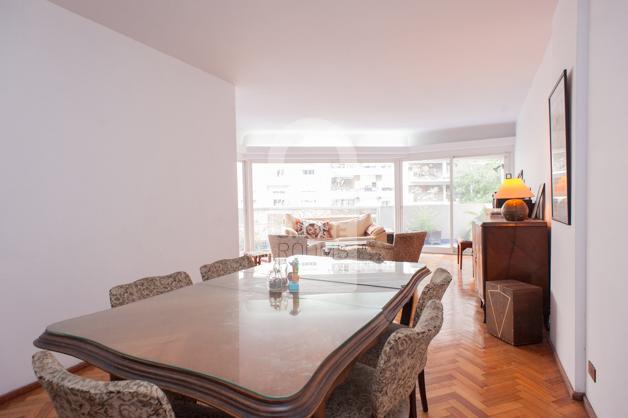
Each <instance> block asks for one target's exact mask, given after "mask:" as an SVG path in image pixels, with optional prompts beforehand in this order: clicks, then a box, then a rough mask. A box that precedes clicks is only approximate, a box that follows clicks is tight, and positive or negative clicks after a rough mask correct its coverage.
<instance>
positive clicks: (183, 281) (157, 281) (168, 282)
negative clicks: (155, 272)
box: [109, 271, 192, 308]
mask: <svg viewBox="0 0 628 418" xmlns="http://www.w3.org/2000/svg"><path fill="white" fill-rule="evenodd" d="M191 285H192V279H191V278H190V276H189V275H188V274H187V273H186V272H184V271H177V272H176V273H172V274H168V275H165V276H154V277H145V278H143V279H139V280H136V281H134V282H131V283H127V284H121V285H118V286H115V287H112V288H111V289H110V290H109V302H110V303H111V307H112V308H115V307H117V306H122V305H126V304H127V303H131V302H137V301H138V300H142V299H146V298H150V297H152V296H157V295H161V294H162V293H166V292H170V291H172V290H176V289H179V288H181V287H185V286H191Z"/></svg>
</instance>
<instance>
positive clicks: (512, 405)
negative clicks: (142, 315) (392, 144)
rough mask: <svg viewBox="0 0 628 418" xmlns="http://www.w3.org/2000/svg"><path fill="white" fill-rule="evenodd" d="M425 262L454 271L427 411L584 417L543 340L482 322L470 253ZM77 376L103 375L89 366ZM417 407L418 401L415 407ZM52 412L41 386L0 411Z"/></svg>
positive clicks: (34, 417) (434, 347) (432, 357)
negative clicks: (496, 330) (520, 341)
mask: <svg viewBox="0 0 628 418" xmlns="http://www.w3.org/2000/svg"><path fill="white" fill-rule="evenodd" d="M421 261H422V262H425V263H427V264H428V266H429V267H430V269H432V270H434V269H435V268H436V267H443V268H446V269H448V270H449V271H451V272H452V273H453V274H454V281H453V282H452V285H451V286H450V288H449V290H448V291H447V293H446V294H445V297H444V299H443V303H444V306H445V323H444V325H443V329H442V331H441V332H440V334H439V335H438V336H437V337H436V338H435V339H434V341H433V342H432V344H431V346H430V351H429V353H430V354H429V360H428V365H427V369H426V380H427V393H428V399H429V406H430V411H429V414H424V415H423V416H424V417H427V416H429V417H486V416H498V417H544V418H545V417H561V416H567V417H586V413H585V411H584V408H583V406H582V403H581V402H576V401H573V400H571V399H570V398H569V395H568V393H567V389H566V387H565V385H564V383H563V381H562V379H561V376H560V371H559V369H558V367H557V365H556V362H555V360H554V357H553V355H552V351H551V348H550V346H549V344H548V343H547V342H545V343H543V344H537V345H532V346H525V347H512V346H510V345H508V344H506V343H503V342H501V341H499V340H497V339H496V338H494V337H492V336H491V335H489V334H488V333H487V332H486V327H485V326H484V324H483V323H482V314H481V310H480V308H479V303H478V300H477V298H476V297H475V293H474V291H475V285H474V283H473V280H472V277H471V259H470V257H465V260H464V263H465V268H464V270H463V272H462V273H457V271H458V270H457V266H456V258H455V256H449V255H436V254H424V255H422V256H421ZM79 374H81V375H82V376H85V377H90V378H94V379H106V378H107V375H106V374H105V373H104V372H102V371H100V370H98V369H96V368H93V367H89V368H86V369H83V370H82V371H81V372H79ZM419 410H420V408H419ZM6 417H11V418H16V417H28V418H45V417H56V414H55V412H54V409H53V407H52V404H51V403H50V400H49V399H48V396H47V395H46V394H45V392H43V391H42V390H41V389H38V390H35V391H33V392H31V393H29V394H26V395H23V396H22V397H20V398H18V399H16V400H14V401H11V402H9V403H7V404H5V405H0V418H6Z"/></svg>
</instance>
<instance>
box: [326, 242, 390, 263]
mask: <svg viewBox="0 0 628 418" xmlns="http://www.w3.org/2000/svg"><path fill="white" fill-rule="evenodd" d="M329 255H330V256H331V257H333V258H335V259H338V260H343V259H350V260H362V261H365V260H368V261H373V262H375V263H383V262H384V257H383V256H382V255H381V254H380V253H379V252H373V251H369V249H368V248H365V247H363V246H351V247H345V248H332V249H331V250H330V252H329Z"/></svg>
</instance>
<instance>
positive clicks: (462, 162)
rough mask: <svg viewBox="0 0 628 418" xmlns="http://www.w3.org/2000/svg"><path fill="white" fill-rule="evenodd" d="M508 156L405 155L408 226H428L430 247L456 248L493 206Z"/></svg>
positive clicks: (405, 216)
mask: <svg viewBox="0 0 628 418" xmlns="http://www.w3.org/2000/svg"><path fill="white" fill-rule="evenodd" d="M503 171H504V156H503V155H495V156H481V157H464V158H446V159H437V160H422V161H404V162H403V164H402V181H403V225H402V228H403V230H404V231H427V233H428V235H427V239H426V246H427V248H440V249H452V248H453V247H454V246H455V245H456V243H457V242H458V239H470V235H471V221H472V220H473V219H474V218H475V217H477V216H479V215H480V214H481V212H482V210H483V209H484V208H486V207H490V206H491V202H492V194H493V193H494V192H495V191H497V189H498V187H499V183H500V181H501V179H502V178H503Z"/></svg>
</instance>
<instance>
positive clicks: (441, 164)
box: [402, 159, 451, 248]
mask: <svg viewBox="0 0 628 418" xmlns="http://www.w3.org/2000/svg"><path fill="white" fill-rule="evenodd" d="M402 174H403V230H404V231H427V233H428V236H427V240H426V245H428V246H434V247H443V248H449V246H450V235H451V234H450V231H451V229H450V225H449V220H450V216H449V196H450V193H451V191H450V180H451V179H450V160H449V159H440V160H423V161H405V162H404V163H403V167H402Z"/></svg>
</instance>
